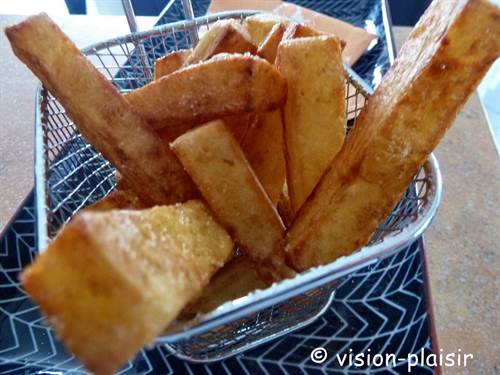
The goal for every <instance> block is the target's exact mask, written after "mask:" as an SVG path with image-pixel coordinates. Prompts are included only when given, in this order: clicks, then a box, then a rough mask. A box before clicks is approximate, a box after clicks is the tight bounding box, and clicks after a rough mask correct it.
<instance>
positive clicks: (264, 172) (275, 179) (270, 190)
mask: <svg viewBox="0 0 500 375" xmlns="http://www.w3.org/2000/svg"><path fill="white" fill-rule="evenodd" d="M240 144H241V147H242V149H243V152H244V153H245V157H246V158H247V160H248V162H249V163H250V165H251V166H252V169H253V171H254V172H255V174H256V175H257V177H258V179H259V181H260V183H261V184H262V186H263V187H264V190H265V191H266V193H267V195H268V196H269V199H271V202H272V203H273V205H274V206H276V204H277V203H278V200H279V197H280V195H281V191H282V189H283V184H284V183H285V177H286V167H285V155H284V151H283V149H284V138H283V123H282V121H281V111H280V110H276V111H272V112H266V113H262V114H260V115H259V116H258V118H257V121H255V123H254V124H253V125H252V126H250V127H249V129H248V132H247V133H246V136H245V138H244V139H243V142H241V143H240Z"/></svg>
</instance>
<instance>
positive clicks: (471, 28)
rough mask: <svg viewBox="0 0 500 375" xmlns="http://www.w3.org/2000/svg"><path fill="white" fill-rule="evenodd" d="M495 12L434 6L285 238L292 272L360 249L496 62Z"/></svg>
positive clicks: (445, 0) (480, 5)
mask: <svg viewBox="0 0 500 375" xmlns="http://www.w3.org/2000/svg"><path fill="white" fill-rule="evenodd" d="M499 19H500V8H499V7H497V6H495V5H494V4H493V3H491V2H489V1H486V0H469V1H449V0H435V1H433V2H432V4H431V5H430V6H429V8H428V9H427V11H426V12H425V13H424V15H423V17H422V18H421V19H420V21H419V22H418V24H417V25H416V26H415V29H414V30H413V32H412V33H411V34H410V36H409V38H408V40H407V41H406V42H405V43H404V45H403V47H402V49H401V51H400V53H399V55H398V57H397V59H396V62H395V63H394V65H393V66H392V68H391V69H390V70H389V72H388V73H387V74H386V75H385V77H384V78H383V80H382V82H381V84H380V86H379V87H378V88H377V90H376V92H375V93H374V95H373V96H372V97H371V98H370V100H369V101H368V104H367V106H366V107H365V108H364V109H363V110H362V113H361V115H360V117H359V118H358V120H357V125H356V126H355V128H354V129H353V131H352V132H351V134H350V135H349V138H348V140H347V142H346V144H345V145H344V147H343V148H342V150H341V152H340V153H339V154H338V155H337V157H336V158H335V160H334V161H333V163H332V165H331V166H330V167H329V169H328V171H327V172H326V173H325V175H324V176H323V178H322V179H321V182H320V183H319V185H318V186H317V188H316V189H315V191H314V194H313V195H312V196H311V197H309V199H308V201H307V202H306V204H305V205H304V206H303V208H302V209H301V210H300V212H299V213H298V215H297V218H296V219H295V222H294V223H293V225H292V227H291V229H290V231H289V233H288V254H289V259H290V262H291V263H292V264H293V265H294V266H295V267H296V268H297V269H299V270H304V269H307V268H309V267H311V266H315V265H318V264H324V263H328V262H331V261H333V260H335V259H336V258H338V257H340V256H344V255H347V254H349V253H351V252H353V251H355V250H356V249H358V248H359V247H361V246H363V245H365V244H366V243H367V242H368V241H369V239H370V238H371V237H372V235H373V233H374V232H375V230H376V228H377V227H378V226H379V225H380V224H381V223H382V222H383V221H384V220H385V219H386V217H387V216H388V215H389V213H390V212H391V210H392V209H393V207H394V206H395V205H396V203H397V202H398V200H399V199H400V198H401V196H402V194H403V193H404V191H405V190H406V188H407V186H408V184H409V183H410V182H411V180H412V178H413V176H414V175H415V174H416V173H417V171H418V169H419V168H420V166H421V165H422V164H423V163H424V161H425V160H426V158H427V156H428V155H429V153H430V152H431V151H432V150H433V149H434V148H435V147H436V145H437V144H438V142H439V140H440V139H441V138H442V137H443V135H444V133H445V132H446V130H447V129H448V128H449V127H450V125H452V123H453V120H454V118H455V116H456V114H457V112H458V110H459V109H460V108H461V107H462V105H463V104H464V103H465V101H466V100H467V98H468V96H469V95H470V94H471V93H472V91H473V90H474V88H475V87H476V85H477V84H478V82H479V81H480V80H481V78H482V77H483V75H484V74H485V73H486V72H487V71H488V68H489V67H490V65H491V64H492V63H493V61H495V59H496V58H497V57H498V56H499V55H500V27H498V26H499V23H498V20H499Z"/></svg>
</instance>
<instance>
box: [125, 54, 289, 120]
mask: <svg viewBox="0 0 500 375" xmlns="http://www.w3.org/2000/svg"><path fill="white" fill-rule="evenodd" d="M165 93H171V94H169V95H166V94H165ZM174 94H175V95H174ZM126 99H127V100H128V101H129V102H130V103H131V104H132V106H133V107H134V108H135V109H136V110H137V111H138V112H139V113H140V114H141V115H142V116H143V117H144V118H146V119H148V120H150V122H151V124H152V126H156V127H158V128H161V127H172V126H176V125H178V124H183V125H192V126H195V125H199V124H201V123H203V122H205V121H209V120H213V119H216V118H221V117H224V116H229V115H235V114H244V113H250V112H264V111H269V110H273V109H276V108H278V107H280V106H281V105H282V104H283V103H284V101H285V99H286V82H285V79H284V78H283V77H282V75H281V74H280V73H279V72H278V71H277V69H276V68H275V67H273V66H272V65H271V64H269V63H268V62H267V61H265V60H264V59H261V58H259V57H256V56H251V55H238V54H219V55H216V56H214V57H212V58H211V59H210V60H208V61H205V62H201V63H199V64H196V65H191V66H188V67H185V68H183V69H180V70H178V71H176V72H174V73H172V74H169V75H168V76H165V77H163V78H161V79H159V80H158V81H153V82H151V83H150V84H148V85H146V86H144V87H142V88H140V89H138V90H135V91H132V92H131V93H129V94H128V95H126Z"/></svg>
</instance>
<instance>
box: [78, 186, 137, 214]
mask: <svg viewBox="0 0 500 375" xmlns="http://www.w3.org/2000/svg"><path fill="white" fill-rule="evenodd" d="M146 207H147V206H146V205H145V204H144V203H142V202H141V200H140V199H139V198H138V197H137V195H136V194H135V193H134V192H133V191H131V190H115V191H112V192H111V193H109V194H108V195H106V196H105V197H104V198H102V199H100V200H98V201H97V202H95V203H93V204H91V205H90V206H88V207H86V208H85V211H109V210H116V209H141V208H146Z"/></svg>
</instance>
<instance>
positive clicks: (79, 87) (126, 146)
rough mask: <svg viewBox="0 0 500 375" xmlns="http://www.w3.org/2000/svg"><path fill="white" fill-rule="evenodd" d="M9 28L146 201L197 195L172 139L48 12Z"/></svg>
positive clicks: (20, 53)
mask: <svg viewBox="0 0 500 375" xmlns="http://www.w3.org/2000/svg"><path fill="white" fill-rule="evenodd" d="M5 33H6V35H7V37H8V39H9V41H10V43H11V45H12V49H13V50H14V53H15V54H16V55H17V57H19V59H20V60H21V61H23V62H24V63H25V64H26V65H27V66H28V67H29V68H30V69H31V70H32V71H33V73H35V75H36V76H37V77H38V78H40V80H41V81H42V82H43V83H44V85H45V86H46V87H47V88H48V89H49V91H50V92H51V93H52V94H53V95H54V96H55V97H56V98H57V99H58V100H59V101H60V102H61V104H62V105H63V106H64V108H65V109H66V111H67V113H68V114H69V116H70V117H71V118H72V119H73V120H74V122H75V124H76V126H77V128H78V130H79V131H80V132H81V133H82V134H83V136H84V137H85V138H86V139H87V140H88V141H89V142H90V143H92V145H93V146H94V147H95V148H96V149H97V150H99V151H100V152H101V153H102V154H103V155H104V157H105V158H106V159H108V160H109V161H110V162H111V163H112V164H113V165H114V166H115V167H116V168H117V169H118V170H119V171H120V172H121V173H122V175H123V176H124V177H125V178H126V179H127V181H128V182H129V184H130V185H131V187H132V189H133V190H134V192H135V193H136V194H137V195H138V196H139V197H140V199H141V200H142V201H143V202H144V203H146V204H149V205H153V204H168V203H175V202H179V201H185V200H186V199H190V198H192V197H194V196H196V193H197V191H196V188H195V186H194V185H193V183H192V181H191V180H190V178H189V176H188V175H187V174H186V173H185V172H184V170H183V169H182V166H181V165H180V163H179V162H178V160H177V159H176V158H175V156H174V155H173V154H172V152H171V151H170V150H169V149H168V145H167V144H163V143H162V142H161V140H160V139H159V138H158V136H157V135H156V134H155V133H154V132H153V131H152V130H151V129H150V127H149V125H148V124H147V123H146V121H145V120H144V119H143V118H141V117H140V116H138V115H137V114H136V112H135V111H134V110H133V109H132V108H131V107H130V105H129V104H128V103H127V101H126V100H125V99H124V98H123V96H122V95H121V94H120V93H119V92H118V91H117V90H116V88H115V87H114V86H113V85H112V84H111V82H109V81H107V80H106V78H105V77H104V76H103V75H102V74H100V73H99V71H98V70H97V69H96V68H95V67H94V65H92V63H90V61H88V60H87V59H86V58H85V57H83V56H82V54H81V53H80V51H79V50H78V49H77V47H76V46H75V45H74V43H73V42H72V41H71V40H69V38H68V37H67V36H66V35H65V34H64V33H63V32H62V31H61V30H60V29H59V27H58V26H57V25H56V24H55V23H54V22H52V20H51V19H50V18H49V17H48V16H47V15H46V14H40V15H37V16H33V17H29V18H28V19H27V20H25V21H23V22H21V23H20V24H18V25H16V26H12V27H8V28H6V29H5Z"/></svg>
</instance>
